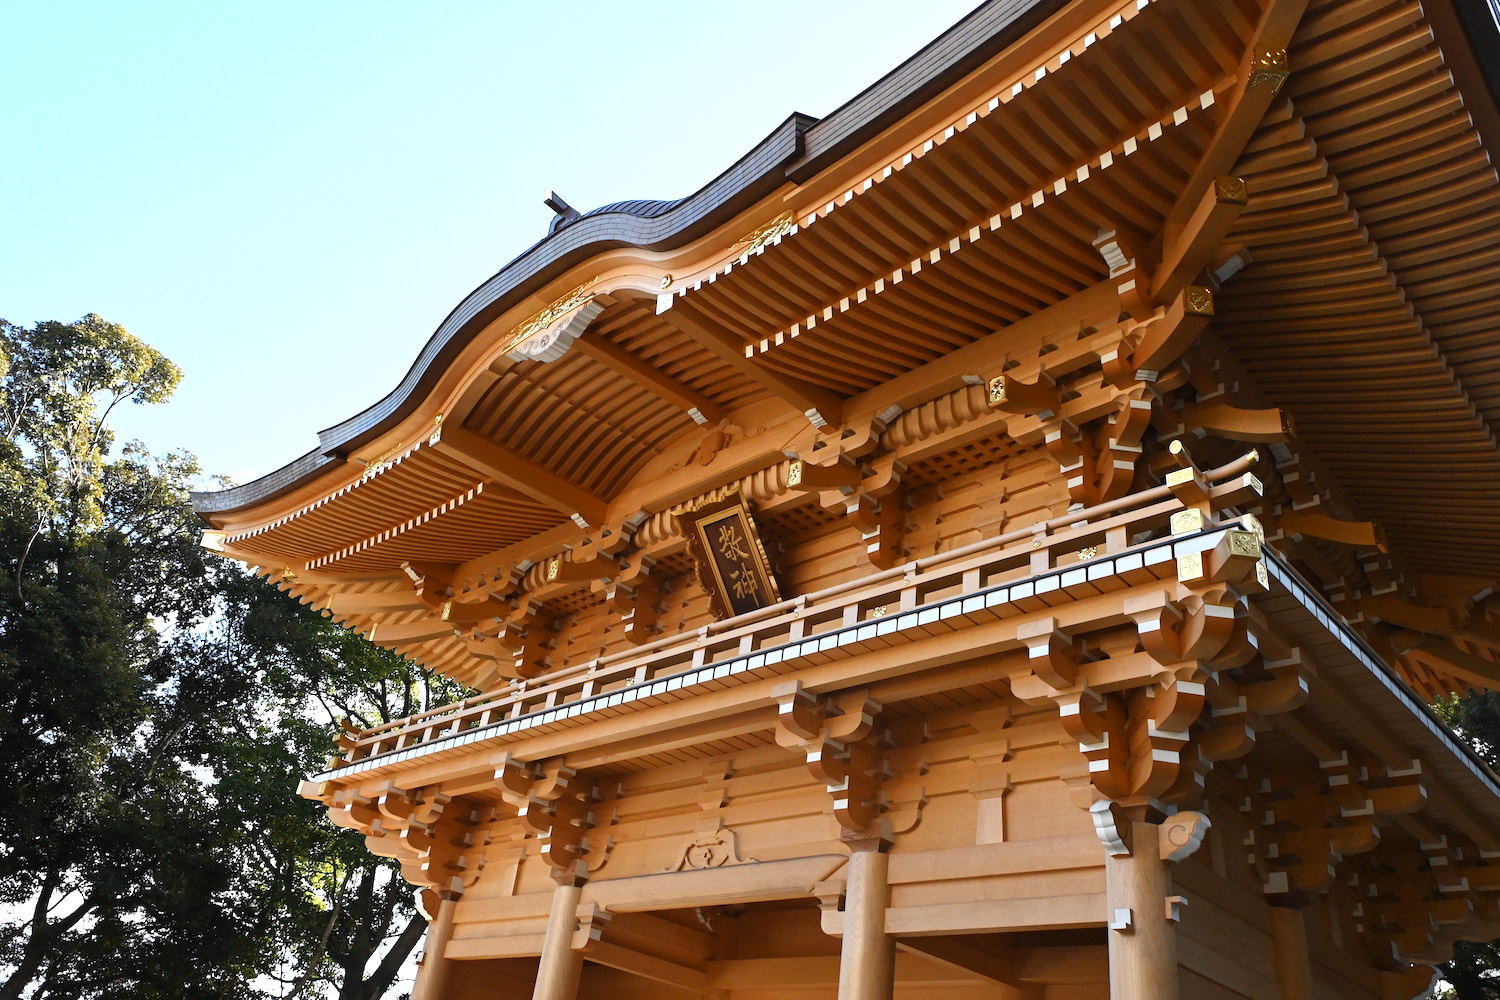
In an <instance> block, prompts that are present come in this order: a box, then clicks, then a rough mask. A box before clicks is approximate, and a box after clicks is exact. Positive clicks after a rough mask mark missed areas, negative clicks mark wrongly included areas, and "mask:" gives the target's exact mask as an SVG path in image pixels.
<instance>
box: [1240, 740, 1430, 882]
mask: <svg viewBox="0 0 1500 1000" xmlns="http://www.w3.org/2000/svg"><path fill="white" fill-rule="evenodd" d="M1320 766H1321V770H1322V773H1323V782H1322V784H1321V785H1313V786H1310V787H1301V788H1291V787H1288V786H1287V785H1286V784H1284V783H1279V782H1278V781H1277V780H1276V779H1275V778H1273V777H1270V776H1267V775H1262V774H1258V773H1256V772H1254V771H1251V770H1250V769H1248V768H1241V769H1240V772H1239V773H1240V777H1241V780H1242V781H1243V782H1244V783H1245V785H1246V787H1247V788H1248V789H1249V791H1248V792H1247V794H1246V796H1245V799H1244V802H1243V804H1242V805H1241V811H1243V812H1245V813H1246V814H1247V815H1248V816H1249V817H1250V818H1251V820H1252V823H1253V826H1254V828H1253V829H1252V830H1251V832H1250V834H1249V835H1248V836H1247V839H1246V843H1245V846H1246V848H1247V850H1248V852H1249V853H1248V860H1249V861H1250V863H1251V865H1252V866H1254V867H1255V869H1256V871H1257V872H1259V873H1260V876H1261V879H1262V887H1263V889H1264V891H1265V893H1266V894H1267V895H1268V896H1273V897H1288V898H1291V899H1294V900H1295V899H1300V898H1303V897H1305V896H1306V895H1307V894H1309V893H1317V892H1322V891H1323V890H1325V889H1327V888H1328V887H1329V886H1330V885H1332V884H1333V881H1334V879H1335V878H1336V874H1337V873H1336V866H1337V865H1338V863H1339V862H1340V861H1341V860H1342V859H1344V858H1346V857H1349V856H1352V855H1356V854H1363V853H1365V852H1367V851H1370V850H1373V849H1374V847H1375V846H1376V844H1378V843H1379V842H1380V829H1381V827H1382V826H1388V825H1390V824H1391V822H1392V821H1393V820H1392V818H1393V817H1394V816H1398V815H1403V814H1407V813H1412V812H1415V811H1417V810H1418V809H1420V808H1421V807H1422V806H1423V804H1425V802H1426V800H1427V792H1426V789H1425V787H1424V786H1423V784H1422V780H1421V773H1420V770H1419V769H1415V770H1414V771H1413V772H1411V773H1397V772H1392V771H1389V770H1387V769H1386V768H1384V767H1382V766H1381V765H1379V764H1376V763H1368V762H1359V761H1351V760H1350V759H1349V758H1348V757H1347V756H1344V757H1342V758H1340V759H1338V760H1332V761H1324V762H1321V765H1320Z"/></svg>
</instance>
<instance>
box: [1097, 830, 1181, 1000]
mask: <svg viewBox="0 0 1500 1000" xmlns="http://www.w3.org/2000/svg"><path fill="white" fill-rule="evenodd" d="M1104 873H1105V895H1106V898H1107V899H1108V901H1109V996H1110V1000H1177V998H1178V989H1177V933H1176V932H1177V928H1176V926H1175V922H1174V921H1173V920H1172V919H1171V908H1172V906H1173V903H1172V902H1171V901H1169V899H1168V897H1169V896H1171V895H1172V876H1171V874H1170V873H1169V872H1168V871H1167V862H1166V860H1165V859H1164V858H1163V857H1162V852H1161V841H1160V828H1159V827H1158V826H1157V825H1156V824H1154V823H1143V822H1140V821H1138V820H1137V821H1131V822H1130V853H1129V854H1120V855H1110V856H1109V857H1108V858H1107V860H1106V861H1105V865H1104Z"/></svg>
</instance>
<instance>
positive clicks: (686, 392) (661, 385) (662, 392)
mask: <svg viewBox="0 0 1500 1000" xmlns="http://www.w3.org/2000/svg"><path fill="white" fill-rule="evenodd" d="M573 347H574V349H575V350H577V351H578V352H579V353H580V354H584V355H587V356H588V357H590V358H593V359H594V360H595V361H597V362H599V363H600V364H601V365H604V366H605V367H606V368H610V369H612V370H613V371H616V372H618V373H619V374H621V375H623V376H624V377H625V378H626V379H628V380H630V381H631V382H634V383H635V384H636V385H638V386H640V387H641V388H643V389H646V390H648V391H650V392H651V393H653V394H655V395H656V396H659V397H660V398H662V399H664V400H666V401H667V402H668V403H671V404H672V405H673V406H675V407H677V408H678V409H681V410H685V411H688V412H692V411H695V410H696V411H697V413H698V414H699V415H700V416H701V417H702V418H703V419H702V420H700V421H699V422H700V423H713V422H716V421H718V420H720V419H722V418H723V416H724V409H723V407H721V406H719V405H718V404H716V403H714V402H713V400H711V399H709V398H708V397H707V396H705V395H703V394H702V393H700V392H697V391H696V390H694V389H691V388H689V387H688V386H686V385H683V384H682V383H681V382H679V381H677V380H676V379H674V378H672V377H671V376H670V375H667V374H666V373H665V372H663V371H661V370H660V369H659V368H656V367H654V366H653V365H650V364H647V363H646V362H645V361H642V360H641V359H640V358H638V357H636V356H635V355H634V354H631V353H630V352H629V351H627V350H625V348H623V347H621V346H619V345H618V344H615V343H613V342H612V341H609V340H606V339H605V338H604V337H602V336H587V335H585V336H583V337H580V338H579V339H578V340H576V341H574V343H573Z"/></svg>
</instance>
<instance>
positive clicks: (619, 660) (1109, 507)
mask: <svg viewBox="0 0 1500 1000" xmlns="http://www.w3.org/2000/svg"><path fill="white" fill-rule="evenodd" d="M1258 457H1259V455H1258V452H1256V451H1255V450H1251V451H1249V452H1247V453H1245V454H1244V455H1242V456H1240V457H1239V458H1237V459H1235V460H1233V461H1231V462H1228V463H1226V464H1224V465H1222V466H1219V467H1218V468H1215V469H1212V470H1209V471H1208V472H1206V473H1204V475H1203V478H1204V480H1205V481H1206V482H1207V483H1209V484H1210V485H1216V484H1222V483H1224V482H1226V481H1228V480H1231V479H1233V478H1235V477H1237V476H1241V475H1243V474H1244V473H1246V472H1247V471H1249V469H1250V468H1251V467H1252V466H1253V465H1254V464H1255V462H1256V461H1257V459H1258ZM1168 500H1175V497H1174V495H1173V493H1172V490H1171V489H1170V487H1168V486H1166V485H1161V486H1155V487H1151V488H1149V489H1145V490H1142V491H1140V492H1138V493H1132V494H1129V495H1127V496H1124V497H1120V498H1119V499H1116V500H1110V501H1106V502H1104V503H1101V504H1096V505H1094V506H1093V507H1087V508H1080V509H1078V510H1074V511H1069V512H1067V513H1065V514H1060V515H1058V516H1057V517H1053V518H1048V519H1046V520H1044V521H1038V522H1035V523H1034V524H1031V525H1027V526H1026V527H1024V528H1017V529H1013V530H1011V531H1008V532H1003V533H1001V534H999V535H996V536H995V537H993V538H984V539H979V540H977V541H974V542H970V543H968V544H966V545H961V546H958V547H957V548H954V549H951V550H949V551H947V552H940V553H935V554H933V555H930V556H924V557H922V558H920V559H915V560H912V561H910V562H907V563H903V564H901V565H899V566H895V567H892V568H890V569H885V570H880V571H878V572H876V573H873V574H870V575H869V576H865V577H861V578H859V579H857V580H850V581H845V582H843V583H837V584H833V585H831V586H828V587H824V588H823V589H821V590H817V591H813V592H811V593H808V594H801V595H798V596H796V597H792V598H788V599H786V600H783V601H779V602H777V603H775V604H771V605H767V606H766V607H763V608H758V609H756V610H755V611H751V612H747V613H745V614H742V615H736V616H735V617H733V618H727V619H724V620H723V621H717V622H710V623H708V624H707V625H704V626H701V627H699V628H697V629H693V630H691V631H686V632H678V633H675V634H673V635H670V636H662V637H660V638H657V639H653V640H651V641H649V642H646V643H642V644H641V645H639V646H634V647H631V648H630V649H624V650H620V651H618V652H615V653H610V654H608V655H606V656H601V657H599V658H598V659H595V660H590V661H588V662H587V663H582V664H579V665H577V666H575V667H571V668H566V669H564V670H560V671H557V672H553V673H548V674H547V675H545V676H543V677H541V678H536V679H534V680H522V681H512V682H510V683H509V684H507V685H506V686H505V687H501V688H495V689H492V690H490V691H486V692H481V693H479V694H474V695H470V696H469V697H467V698H464V699H463V700H461V701H457V702H451V703H449V704H446V705H440V706H436V707H434V708H430V709H427V710H425V711H423V712H420V713H417V714H414V715H410V716H407V717H404V718H401V719H396V720H392V721H391V722H387V723H383V724H382V725H380V726H376V727H372V728H370V729H367V730H364V731H363V732H362V733H361V734H360V736H359V738H358V739H357V740H356V743H355V747H354V750H355V751H356V752H355V755H354V759H356V760H358V759H361V758H362V757H363V756H369V755H370V754H368V753H366V754H360V753H358V751H359V750H361V749H367V748H369V747H378V746H379V745H380V744H381V743H384V742H386V741H389V740H392V739H400V738H402V737H404V736H406V735H408V734H410V733H413V732H417V731H420V730H422V729H424V728H426V727H427V726H429V725H431V724H433V720H439V719H440V720H445V721H446V720H449V719H452V720H455V721H457V720H460V719H462V718H463V717H464V716H465V715H466V714H468V713H469V712H470V711H471V710H475V709H480V710H490V711H494V710H498V709H501V708H504V707H507V706H514V705H516V704H518V703H521V702H523V701H527V700H532V699H537V698H547V697H549V696H552V695H554V694H555V693H558V692H562V691H565V690H567V689H569V688H574V687H578V685H579V684H580V683H582V684H585V685H586V684H587V683H588V682H589V681H590V680H593V681H600V680H605V681H606V682H607V681H608V680H609V679H612V678H613V676H614V671H612V670H611V669H610V668H613V667H616V666H619V665H625V664H630V665H635V666H636V667H637V669H639V668H640V667H641V666H644V664H645V661H647V660H649V658H650V657H651V655H652V654H655V653H660V652H662V651H666V650H676V649H677V647H682V650H681V651H683V652H686V651H688V650H692V649H698V648H702V647H704V646H705V645H707V644H709V640H711V639H712V640H715V644H717V643H718V642H724V641H727V640H728V639H730V638H733V637H735V636H736V635H741V634H745V633H748V632H754V631H756V630H757V629H759V628H763V627H765V626H766V625H767V624H768V623H770V622H772V621H773V620H774V619H777V618H780V617H783V616H785V615H788V614H792V613H802V614H804V615H805V614H807V613H809V612H818V611H824V610H826V611H828V612H833V611H836V610H839V609H841V608H844V607H847V606H848V605H849V604H850V603H851V600H845V601H843V602H842V603H841V604H837V605H833V606H830V602H832V601H835V600H836V599H839V598H852V597H856V596H857V597H861V598H862V597H865V596H867V595H869V596H873V595H876V594H878V593H879V592H880V591H881V590H882V589H884V588H885V587H886V586H887V585H889V584H890V583H892V582H896V581H903V586H918V585H920V584H921V583H927V582H935V581H929V580H926V579H923V580H918V579H917V578H918V577H919V576H920V577H927V576H929V575H932V574H942V573H943V572H944V571H945V570H946V571H947V572H948V573H952V572H959V571H961V568H960V567H957V566H955V565H954V564H957V563H961V562H963V561H964V560H966V559H969V558H971V557H989V558H996V557H1000V556H1002V555H1004V554H1005V553H1006V552H1007V550H1008V549H1009V548H1010V547H1011V546H1013V545H1015V543H1017V542H1023V541H1028V540H1033V541H1034V540H1039V539H1043V538H1046V539H1049V542H1050V543H1057V542H1060V541H1065V540H1066V539H1067V538H1068V537H1070V536H1071V535H1072V534H1073V533H1071V532H1070V533H1067V534H1065V535H1062V536H1058V535H1053V534H1052V533H1053V532H1055V531H1058V530H1059V529H1066V528H1071V527H1073V526H1075V525H1081V524H1082V523H1084V522H1086V525H1085V526H1086V527H1087V533H1089V534H1093V533H1096V532H1100V531H1103V530H1105V529H1106V528H1107V527H1111V526H1115V527H1118V526H1121V525H1123V524H1129V523H1131V521H1132V520H1135V519H1137V518H1132V517H1124V518H1119V519H1115V518H1111V515H1118V514H1131V515H1141V514H1143V513H1145V512H1146V511H1147V510H1148V509H1149V508H1151V507H1152V506H1153V505H1154V504H1156V503H1157V502H1163V501H1168ZM1173 506H1180V504H1174V505H1173ZM1157 513H1158V514H1164V513H1166V512H1157ZM1101 518H1109V519H1110V520H1108V521H1101V520H1100V519H1101ZM1115 520H1118V521H1119V522H1120V524H1119V525H1115V524H1113V522H1114V521H1115ZM1051 547H1052V546H1051V544H1049V545H1048V546H1046V548H1047V549H1049V550H1050V548H1051ZM1022 551H1025V552H1031V551H1033V550H1030V549H1027V550H1022ZM964 568H967V567H964ZM908 576H910V580H907V577H908ZM855 603H857V602H855ZM586 696H587V695H586V694H584V693H583V692H582V691H581V690H580V691H579V697H580V698H581V697H586Z"/></svg>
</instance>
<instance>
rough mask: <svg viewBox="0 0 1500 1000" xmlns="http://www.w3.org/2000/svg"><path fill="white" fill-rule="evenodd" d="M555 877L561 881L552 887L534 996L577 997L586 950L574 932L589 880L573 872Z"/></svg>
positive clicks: (538, 999) (537, 999)
mask: <svg viewBox="0 0 1500 1000" xmlns="http://www.w3.org/2000/svg"><path fill="white" fill-rule="evenodd" d="M552 877H553V878H554V879H556V880H557V888H556V889H553V890H552V910H551V913H550V914H549V915H548V917H547V935H546V937H544V938H543V939H542V957H541V960H540V961H539V962H538V963H537V970H536V989H535V990H534V991H533V992H532V994H531V997H532V1000H577V996H578V980H579V978H580V977H581V976H582V975H583V952H581V951H575V950H574V948H573V934H574V932H575V931H577V930H578V904H579V902H580V901H581V900H582V899H583V883H584V881H585V879H583V878H581V877H579V876H577V875H575V874H574V873H573V872H571V871H555V872H553V873H552Z"/></svg>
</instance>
